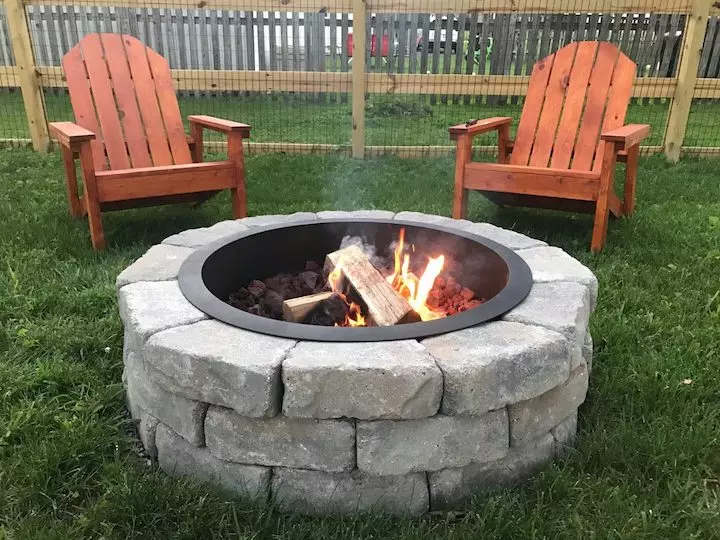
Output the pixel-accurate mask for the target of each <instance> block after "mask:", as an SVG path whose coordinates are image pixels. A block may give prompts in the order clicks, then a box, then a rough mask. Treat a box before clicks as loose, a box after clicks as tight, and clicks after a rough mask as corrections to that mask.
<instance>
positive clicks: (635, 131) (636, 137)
mask: <svg viewBox="0 0 720 540" xmlns="http://www.w3.org/2000/svg"><path fill="white" fill-rule="evenodd" d="M648 135H650V126H649V125H647V124H628V125H626V126H622V127H619V128H615V129H613V130H612V131H606V132H605V133H603V134H602V135H601V136H600V138H601V139H602V140H603V141H609V142H614V143H618V145H619V147H620V149H621V150H627V149H628V148H630V147H632V146H635V145H636V144H640V141H642V140H643V139H644V138H645V137H647V136H648Z"/></svg>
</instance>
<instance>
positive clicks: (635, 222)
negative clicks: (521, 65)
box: [0, 150, 720, 540]
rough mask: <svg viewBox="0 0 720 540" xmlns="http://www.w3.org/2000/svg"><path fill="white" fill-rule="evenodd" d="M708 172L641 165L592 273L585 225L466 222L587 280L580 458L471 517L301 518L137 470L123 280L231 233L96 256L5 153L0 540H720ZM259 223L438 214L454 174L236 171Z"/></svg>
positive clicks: (204, 220) (593, 259)
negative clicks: (119, 278)
mask: <svg viewBox="0 0 720 540" xmlns="http://www.w3.org/2000/svg"><path fill="white" fill-rule="evenodd" d="M719 167H720V162H718V161H712V160H705V161H702V160H698V161H695V160H684V161H682V162H680V163H679V164H678V165H675V166H670V165H667V164H666V163H665V161H664V159H663V158H662V157H652V158H644V159H642V161H641V164H640V178H639V188H638V210H637V213H636V215H635V216H634V217H633V218H632V219H630V220H620V221H615V222H611V223H610V231H609V235H608V247H607V249H606V250H605V251H604V252H603V253H601V254H598V255H591V254H590V253H588V245H589V241H590V232H591V228H592V226H591V220H590V218H589V217H585V216H569V215H561V214H554V213H542V212H536V211H524V210H499V209H495V208H493V207H491V206H490V205H488V204H486V203H484V202H483V201H482V200H481V199H480V197H473V199H472V201H471V205H470V217H471V218H472V219H473V220H478V221H479V220H487V221H490V222H492V223H495V224H497V225H500V226H504V227H509V228H512V229H515V230H517V231H520V232H523V233H527V234H529V235H532V236H535V237H538V238H542V239H544V240H546V241H548V242H549V243H551V244H553V245H558V246H560V247H562V248H563V249H565V250H567V251H568V252H569V253H570V254H572V255H573V256H575V257H577V258H579V259H580V260H581V261H583V262H584V263H585V264H587V265H588V266H589V267H590V268H591V269H592V270H593V271H594V272H595V273H596V274H597V276H598V279H599V282H600V297H599V303H598V308H597V311H596V312H595V314H594V316H593V318H592V321H591V331H592V334H593V336H594V337H595V356H594V369H593V372H592V375H591V378H590V391H589V395H588V399H587V402H586V403H585V404H584V405H583V406H582V407H581V416H580V426H579V440H578V443H577V448H576V450H575V451H573V452H571V453H570V454H569V455H568V456H567V457H566V458H564V459H563V460H562V461H558V462H556V463H555V464H553V465H552V466H549V467H547V468H546V469H545V470H544V471H543V472H542V473H541V474H540V475H539V476H537V477H536V478H535V479H533V480H532V481H530V482H529V483H527V484H526V485H524V486H522V487H521V488H518V489H514V490H510V491H506V492H501V493H498V494H496V495H493V496H489V497H483V498H478V499H477V500H475V501H474V502H473V503H472V504H471V505H470V506H469V508H468V511H467V512H466V513H464V514H461V515H451V516H431V517H427V518H423V519H416V520H405V519H397V518H396V519H390V518H384V517H381V516H372V517H371V516H365V517H354V518H344V519H329V518H327V519H319V518H317V519H311V518H304V517H299V516H292V515H290V516H287V515H280V514H278V513H277V512H275V511H273V510H272V509H269V508H265V507H260V506H257V505H253V504H251V503H247V502H245V501H242V500H232V499H228V498H225V497H224V496H223V495H222V494H220V493H218V492H217V491H214V490H213V489H212V488H210V487H208V486H205V485H202V484H197V483H194V482H191V481H183V480H175V479H171V478H168V477H167V476H166V475H165V474H163V473H162V472H160V471H158V470H157V469H156V468H154V467H153V466H149V465H148V464H147V463H146V461H145V459H143V458H141V457H139V455H138V451H139V447H138V443H137V442H136V440H135V438H134V435H133V432H132V427H131V423H130V422H129V420H128V417H127V414H126V412H125V410H124V404H123V390H122V385H121V382H120V377H121V371H122V358H121V355H122V325H121V322H120V319H119V317H118V311H117V303H116V296H115V285H114V282H115V276H116V275H117V274H118V273H119V272H120V271H121V270H122V269H123V268H124V267H125V266H127V265H128V264H130V263H131V262H132V261H133V260H134V259H135V258H136V257H138V256H139V255H141V254H142V253H143V252H144V251H145V250H146V249H147V248H148V247H149V246H151V245H153V244H155V243H158V242H160V241H161V240H162V239H163V238H165V237H166V236H168V235H170V234H173V233H176V232H178V231H180V230H183V229H186V228H189V227H201V226H207V225H209V224H212V223H214V222H217V221H219V220H222V219H227V218H229V217H230V204H229V199H228V197H227V196H226V195H225V196H222V197H218V198H216V199H214V200H213V201H211V202H210V203H208V204H206V205H205V206H203V207H201V208H199V209H190V208H187V207H168V208H160V209H144V210H138V211H126V212H119V213H114V214H109V215H107V216H106V217H105V225H106V236H107V238H108V241H109V248H108V250H107V251H105V252H103V253H99V254H96V253H93V252H92V250H91V249H90V242H89V239H88V232H87V225H86V223H85V222H84V221H82V220H73V219H71V218H70V217H69V215H68V213H67V209H66V204H65V200H64V192H63V176H62V167H61V164H60V158H59V155H57V154H51V155H49V156H40V155H36V154H34V153H32V152H30V151H26V150H14V151H10V150H3V151H0V216H2V229H1V230H2V234H1V235H0V539H2V540H5V539H7V540H10V539H12V540H15V539H36V538H41V539H45V538H50V539H54V538H57V539H67V538H118V539H125V538H153V539H154V538H158V539H160V538H168V539H170V538H172V539H175V538H182V539H195V538H242V539H275V538H292V539H302V538H327V539H335V538H376V539H378V538H405V539H416V538H420V539H428V540H429V539H435V538H445V537H447V538H458V539H468V540H470V539H477V538H508V539H525V538H528V539H529V538H552V539H554V538H582V539H584V538H602V539H604V538H638V539H657V538H672V539H676V538H698V539H710V538H720V439H719V434H720V368H719V366H720V363H719V360H720V358H719V356H720V280H719V279H718V276H720V183H719V182H718V170H719ZM247 169H248V184H249V187H248V191H249V202H250V212H251V214H253V215H257V214H266V213H284V212H293V211H300V210H311V211H316V210H322V209H330V208H332V209H353V208H385V209H390V210H418V211H423V212H430V213H439V214H446V215H447V214H448V212H449V209H450V200H451V170H452V161H451V160H450V159H426V160H400V159H396V158H384V159H378V160H370V161H366V162H360V161H353V160H351V159H348V158H342V157H320V156H283V155H267V156H256V157H252V158H250V159H249V160H248V163H247Z"/></svg>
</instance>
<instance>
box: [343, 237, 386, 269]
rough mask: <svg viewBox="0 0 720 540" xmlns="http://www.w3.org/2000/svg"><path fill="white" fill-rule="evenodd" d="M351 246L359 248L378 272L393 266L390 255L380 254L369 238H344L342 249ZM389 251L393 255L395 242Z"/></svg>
mask: <svg viewBox="0 0 720 540" xmlns="http://www.w3.org/2000/svg"><path fill="white" fill-rule="evenodd" d="M350 246H357V247H359V248H360V249H361V250H362V252H363V254H364V255H365V256H366V257H367V258H368V260H369V261H370V264H372V265H373V266H374V267H375V268H377V269H378V270H382V269H386V268H389V267H391V266H392V265H391V263H390V260H391V259H390V256H389V254H386V253H384V254H379V253H378V252H377V247H376V246H375V244H373V243H371V242H370V241H369V240H368V239H367V238H364V237H362V236H349V235H348V236H344V237H343V239H342V241H341V242H340V249H345V248H346V247H350ZM388 249H389V250H390V253H392V250H394V249H395V242H393V243H392V244H391V245H390V246H389V248H388Z"/></svg>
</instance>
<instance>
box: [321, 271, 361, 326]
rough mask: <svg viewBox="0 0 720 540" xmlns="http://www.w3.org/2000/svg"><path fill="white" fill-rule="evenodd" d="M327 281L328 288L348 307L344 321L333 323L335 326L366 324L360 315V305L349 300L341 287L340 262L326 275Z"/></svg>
mask: <svg viewBox="0 0 720 540" xmlns="http://www.w3.org/2000/svg"><path fill="white" fill-rule="evenodd" d="M328 282H329V283H330V289H331V290H332V291H333V292H334V293H336V294H337V295H338V296H340V298H342V299H343V302H345V303H346V304H347V305H348V307H349V308H350V310H349V313H348V314H347V315H345V322H344V323H343V324H337V323H335V326H351V327H355V326H367V325H366V324H365V317H363V315H362V310H361V309H360V306H359V305H357V304H356V303H355V302H349V301H348V299H347V296H345V293H344V292H343V289H342V264H338V265H337V266H336V267H335V270H333V271H332V272H330V274H329V275H328Z"/></svg>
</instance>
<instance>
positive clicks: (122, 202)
mask: <svg viewBox="0 0 720 540" xmlns="http://www.w3.org/2000/svg"><path fill="white" fill-rule="evenodd" d="M62 65H63V70H64V71H65V78H66V80H67V86H68V90H69V92H70V102H71V103H72V108H73V112H74V113H75V119H76V122H77V124H74V123H72V122H53V123H51V124H50V133H51V134H52V136H53V137H54V138H55V139H57V141H58V142H59V143H60V148H61V151H62V158H63V162H64V165H65V174H66V177H67V178H66V180H67V196H68V202H69V205H70V213H71V214H72V215H73V216H75V217H81V216H83V215H84V214H87V216H88V221H89V224H90V237H91V239H92V245H93V247H94V248H95V249H96V250H97V249H102V248H104V247H105V236H104V233H103V226H102V219H101V215H100V213H101V212H102V211H106V210H122V209H125V208H134V207H140V206H151V205H157V204H170V203H180V202H201V201H202V200H204V199H207V198H208V197H209V196H211V195H212V194H214V193H216V192H217V191H219V190H222V189H230V190H231V192H232V209H233V216H234V217H236V218H239V217H244V216H245V215H246V198H245V165H244V157H243V145H242V139H243V138H246V137H249V136H250V126H248V125H246V124H241V123H239V122H232V121H229V120H221V119H218V118H213V117H210V116H190V117H189V121H190V130H191V133H192V137H191V138H188V137H187V135H186V134H185V129H184V127H183V122H182V118H181V117H180V109H179V107H178V103H177V98H176V96H175V88H174V85H173V80H172V77H171V74H170V68H169V65H168V63H167V61H166V60H165V59H164V58H163V57H162V56H160V55H159V54H157V53H156V52H155V51H153V50H152V49H150V48H147V47H145V45H143V44H142V43H141V42H140V41H138V40H137V39H135V38H133V37H131V36H127V35H120V34H91V35H88V36H86V37H85V38H83V39H82V41H80V43H78V44H77V45H76V46H75V47H73V48H72V49H71V50H70V51H69V52H68V53H67V54H66V55H65V56H64V57H63V60H62ZM203 128H207V129H212V130H215V131H220V132H223V133H225V134H227V141H228V158H227V160H225V161H217V162H212V163H202V154H203ZM76 157H79V159H80V166H81V169H82V176H83V183H84V193H83V195H82V197H79V196H78V184H77V178H76V175H75V158H76Z"/></svg>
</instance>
